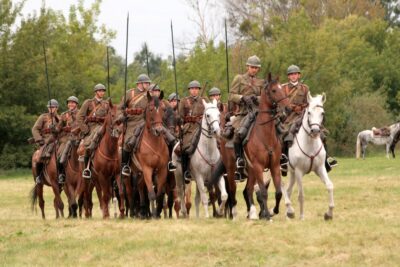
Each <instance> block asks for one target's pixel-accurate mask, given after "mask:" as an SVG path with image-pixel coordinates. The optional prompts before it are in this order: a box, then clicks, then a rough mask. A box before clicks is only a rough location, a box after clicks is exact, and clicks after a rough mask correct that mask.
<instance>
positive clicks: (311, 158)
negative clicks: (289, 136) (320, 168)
mask: <svg viewBox="0 0 400 267" xmlns="http://www.w3.org/2000/svg"><path fill="white" fill-rule="evenodd" d="M295 138H296V142H297V145H298V146H299V149H300V151H301V152H302V153H303V154H304V155H305V156H306V157H308V158H309V159H310V160H311V162H310V168H308V171H307V173H309V172H310V171H311V169H312V166H313V163H314V158H315V157H316V156H318V155H319V153H320V152H321V150H322V147H323V146H324V145H323V144H321V146H320V148H319V149H318V150H317V152H316V153H315V154H314V155H311V156H310V155H308V154H307V153H306V152H304V150H303V149H302V148H301V146H300V143H299V140H298V139H297V134H296V135H295Z"/></svg>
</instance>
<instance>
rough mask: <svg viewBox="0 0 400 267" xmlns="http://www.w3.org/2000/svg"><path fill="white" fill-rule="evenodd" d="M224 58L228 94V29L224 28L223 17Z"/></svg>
mask: <svg viewBox="0 0 400 267" xmlns="http://www.w3.org/2000/svg"><path fill="white" fill-rule="evenodd" d="M225 59H226V86H227V88H228V94H229V57H228V31H227V29H226V19H225Z"/></svg>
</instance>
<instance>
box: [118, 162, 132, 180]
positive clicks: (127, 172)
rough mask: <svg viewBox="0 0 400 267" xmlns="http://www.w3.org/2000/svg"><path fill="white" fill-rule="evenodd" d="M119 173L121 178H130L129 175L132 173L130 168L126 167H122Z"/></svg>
mask: <svg viewBox="0 0 400 267" xmlns="http://www.w3.org/2000/svg"><path fill="white" fill-rule="evenodd" d="M121 173H122V175H123V176H126V177H129V176H131V173H132V170H131V167H129V166H128V165H124V167H122V171H121Z"/></svg>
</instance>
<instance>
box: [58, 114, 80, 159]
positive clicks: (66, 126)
mask: <svg viewBox="0 0 400 267" xmlns="http://www.w3.org/2000/svg"><path fill="white" fill-rule="evenodd" d="M78 112H79V109H78V108H76V109H74V110H72V111H71V110H67V111H65V112H63V113H62V114H61V116H60V122H59V123H58V125H57V130H58V132H59V139H58V140H59V143H60V145H59V147H58V152H57V155H58V156H60V155H61V153H62V152H63V151H64V149H65V145H66V143H67V142H68V141H69V140H77V139H78V136H77V134H75V133H74V132H75V131H76V129H77V128H78V127H79V126H78V122H77V115H78Z"/></svg>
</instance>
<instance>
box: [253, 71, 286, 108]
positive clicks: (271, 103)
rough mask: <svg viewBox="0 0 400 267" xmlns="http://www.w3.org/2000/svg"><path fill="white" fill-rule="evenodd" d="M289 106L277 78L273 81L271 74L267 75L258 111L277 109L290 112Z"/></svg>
mask: <svg viewBox="0 0 400 267" xmlns="http://www.w3.org/2000/svg"><path fill="white" fill-rule="evenodd" d="M289 104H290V103H289V99H288V97H287V96H286V94H285V92H284V91H283V89H282V86H281V83H280V82H279V76H277V77H276V78H275V79H273V78H272V75H271V73H268V79H267V80H266V81H265V85H264V90H261V101H260V110H263V109H265V108H272V109H276V108H277V107H279V108H282V109H286V110H287V111H288V112H290V110H289Z"/></svg>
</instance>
